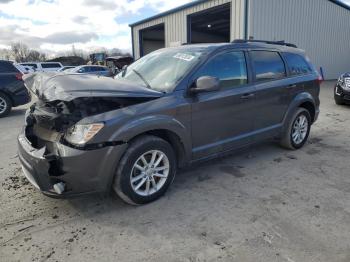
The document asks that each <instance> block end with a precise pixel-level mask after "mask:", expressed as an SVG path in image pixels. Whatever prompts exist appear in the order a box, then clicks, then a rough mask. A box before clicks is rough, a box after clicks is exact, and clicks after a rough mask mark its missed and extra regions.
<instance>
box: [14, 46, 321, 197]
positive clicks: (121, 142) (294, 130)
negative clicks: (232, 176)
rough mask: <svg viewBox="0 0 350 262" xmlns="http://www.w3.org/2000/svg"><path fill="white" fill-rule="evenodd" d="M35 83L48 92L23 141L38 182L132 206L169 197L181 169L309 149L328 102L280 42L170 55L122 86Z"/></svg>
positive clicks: (113, 82) (308, 70)
mask: <svg viewBox="0 0 350 262" xmlns="http://www.w3.org/2000/svg"><path fill="white" fill-rule="evenodd" d="M25 84H26V86H27V88H28V89H29V90H30V91H31V92H32V93H33V94H35V95H36V96H37V97H38V101H37V102H36V103H35V104H33V105H32V106H31V107H30V109H29V110H28V111H27V113H26V119H25V127H24V129H23V132H22V133H21V134H20V135H19V137H18V147H19V157H20V161H21V164H22V167H23V172H24V174H25V176H26V177H27V179H28V180H29V181H30V182H31V183H32V184H33V185H35V186H36V187H37V188H38V189H40V190H41V191H42V192H43V193H44V194H45V195H48V196H52V197H69V196H74V195H82V194H87V193H94V192H96V193H102V192H110V190H111V189H113V190H114V191H115V192H116V193H117V194H118V195H119V196H120V197H121V198H122V199H123V200H124V201H126V202H128V203H130V204H145V203H148V202H151V201H153V200H156V199H157V198H159V197H160V196H161V195H163V194H164V193H165V191H166V190H167V188H168V187H169V185H170V184H171V182H172V181H173V180H174V177H175V173H176V170H177V169H178V168H181V167H184V166H185V165H188V164H192V163H195V162H198V161H202V160H206V159H210V158H213V157H217V156H220V155H223V154H225V153H227V152H231V151H232V150H235V149H239V148H242V147H246V146H248V145H251V144H253V143H256V142H259V141H261V140H266V139H270V138H278V139H279V140H280V141H281V144H282V145H283V146H285V147H287V148H290V149H299V148H301V147H302V146H303V145H304V144H305V142H306V140H307V138H308V136H309V132H310V127H311V125H312V124H313V123H314V122H315V121H316V119H317V116H318V113H319V103H320V102H319V87H320V78H319V75H318V73H317V72H316V71H315V69H314V68H313V66H312V65H311V64H310V62H309V60H308V58H307V57H306V56H305V54H304V52H303V51H302V50H300V49H298V48H296V47H294V46H293V45H290V44H285V43H281V42H276V43H272V42H265V43H262V42H250V41H249V42H247V41H236V42H234V43H228V44H203V45H188V46H182V47H177V48H168V49H162V50H158V51H155V52H153V53H151V54H149V55H147V56H145V57H143V58H141V59H139V60H138V61H136V62H135V63H133V64H132V65H130V66H129V67H128V68H124V70H123V71H122V72H120V73H119V74H118V75H117V76H116V77H115V78H114V79H112V78H101V77H97V76H92V75H70V74H68V75H55V76H49V75H41V74H36V75H31V76H28V77H26V79H25Z"/></svg>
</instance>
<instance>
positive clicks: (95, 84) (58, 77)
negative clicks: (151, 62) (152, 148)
mask: <svg viewBox="0 0 350 262" xmlns="http://www.w3.org/2000/svg"><path fill="white" fill-rule="evenodd" d="M23 80H24V84H25V86H26V87H27V88H28V89H29V90H30V91H31V92H33V93H34V94H36V95H37V96H38V98H40V99H41V100H43V101H46V102H50V101H56V100H60V101H66V102H69V101H72V100H74V99H76V98H82V97H135V98H136V97H160V96H162V93H161V92H157V91H154V90H151V89H148V88H146V87H144V86H142V85H138V84H135V83H132V82H130V81H127V80H120V79H113V78H109V77H100V76H95V75H82V74H62V73H34V74H29V75H25V76H24V77H23Z"/></svg>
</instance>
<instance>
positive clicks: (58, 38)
mask: <svg viewBox="0 0 350 262" xmlns="http://www.w3.org/2000/svg"><path fill="white" fill-rule="evenodd" d="M190 1H193V0H0V48H4V47H8V46H9V45H10V44H11V42H13V41H20V42H23V43H26V44H27V45H29V46H30V47H32V48H36V49H41V50H46V51H49V52H60V51H65V50H71V49H72V45H73V44H74V46H75V48H76V49H83V50H86V51H93V50H97V49H98V47H105V48H120V49H123V50H131V37H130V28H129V26H128V25H129V24H130V23H132V22H135V21H138V20H141V19H143V18H146V17H149V16H152V15H154V14H157V13H159V12H161V11H165V10H168V9H171V8H174V7H176V6H179V5H183V4H185V3H187V2H190ZM343 1H344V2H348V3H349V5H350V0H343Z"/></svg>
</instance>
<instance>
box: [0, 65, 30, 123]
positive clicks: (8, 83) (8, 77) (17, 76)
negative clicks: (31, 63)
mask: <svg viewBox="0 0 350 262" xmlns="http://www.w3.org/2000/svg"><path fill="white" fill-rule="evenodd" d="M22 75H23V73H22V72H21V71H20V70H19V69H18V68H16V67H15V66H14V65H13V62H11V61H5V60H0V118H1V117H5V116H7V115H8V114H9V113H10V112H11V109H12V107H16V106H20V105H24V104H26V103H28V102H29V101H30V95H29V93H28V91H27V88H26V87H25V86H24V83H23V80H22Z"/></svg>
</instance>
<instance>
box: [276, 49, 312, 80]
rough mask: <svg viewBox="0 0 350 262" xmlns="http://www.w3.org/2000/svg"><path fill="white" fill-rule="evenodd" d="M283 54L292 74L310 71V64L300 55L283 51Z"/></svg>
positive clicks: (302, 73)
mask: <svg viewBox="0 0 350 262" xmlns="http://www.w3.org/2000/svg"><path fill="white" fill-rule="evenodd" d="M283 55H284V57H285V59H286V61H287V64H288V67H289V70H290V74H291V75H292V76H295V75H304V74H309V73H311V72H312V69H311V67H310V65H309V64H308V63H307V62H306V61H305V59H304V58H303V57H302V56H300V55H297V54H292V53H284V54H283Z"/></svg>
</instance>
